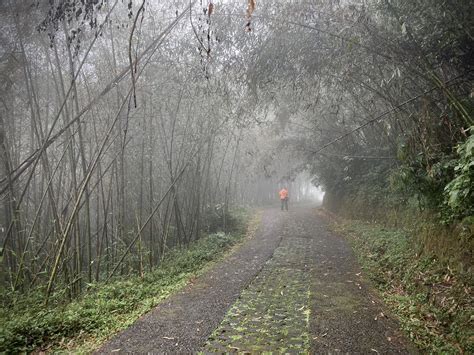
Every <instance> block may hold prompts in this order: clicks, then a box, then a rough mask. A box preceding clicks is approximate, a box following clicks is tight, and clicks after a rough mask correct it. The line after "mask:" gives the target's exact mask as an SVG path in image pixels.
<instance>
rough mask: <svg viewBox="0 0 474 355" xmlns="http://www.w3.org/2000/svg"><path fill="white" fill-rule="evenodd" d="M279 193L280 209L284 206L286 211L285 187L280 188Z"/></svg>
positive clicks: (286, 196) (286, 193) (286, 197)
mask: <svg viewBox="0 0 474 355" xmlns="http://www.w3.org/2000/svg"><path fill="white" fill-rule="evenodd" d="M279 195H280V201H281V210H282V211H283V208H285V210H287V211H288V190H287V189H286V187H284V188H282V189H281V190H280V192H279Z"/></svg>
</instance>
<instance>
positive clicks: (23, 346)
mask: <svg viewBox="0 0 474 355" xmlns="http://www.w3.org/2000/svg"><path fill="white" fill-rule="evenodd" d="M240 220H241V221H240V223H239V226H238V227H236V228H235V231H234V232H233V233H230V234H224V233H222V232H220V233H214V234H211V235H208V236H206V237H203V238H201V239H200V240H199V241H196V242H194V243H193V244H191V245H190V246H189V247H188V248H186V249H176V250H173V251H171V252H170V253H169V254H168V255H167V256H166V257H165V258H164V260H163V261H162V263H161V264H160V266H159V267H157V268H155V269H154V270H153V271H151V272H148V273H146V274H145V275H144V276H143V278H141V277H137V276H133V277H123V278H119V279H116V280H114V281H111V282H109V283H108V284H104V283H98V284H92V285H90V287H89V290H88V291H87V292H86V293H84V294H83V295H82V297H80V298H79V299H77V300H75V301H73V302H70V303H63V304H57V303H56V304H54V305H51V306H49V307H44V305H43V296H42V294H41V293H40V292H37V293H36V294H35V293H30V294H29V295H15V297H13V298H12V295H11V294H10V295H8V296H9V298H10V299H13V300H14V301H10V302H8V303H7V302H5V300H4V301H3V302H2V308H1V309H0V353H3V352H6V353H19V352H31V351H35V350H36V351H39V350H53V351H72V350H73V351H75V352H90V351H92V350H93V349H95V348H97V347H98V346H99V345H100V344H101V343H102V342H103V341H104V340H105V339H107V338H108V337H110V336H111V335H112V334H114V333H116V332H117V331H119V330H121V329H124V328H126V327H128V326H129V325H130V324H132V323H133V322H134V321H135V320H136V319H137V318H138V317H140V316H141V315H143V314H144V313H146V312H147V311H149V310H151V309H152V308H153V307H155V306H156V305H157V304H158V303H159V302H160V301H162V300H163V299H165V298H166V297H168V296H169V295H170V294H172V293H174V292H176V291H177V290H179V289H180V288H182V287H183V286H184V285H186V284H187V282H188V281H189V280H190V279H191V278H193V277H195V276H196V275H198V274H199V273H201V272H202V271H203V270H205V269H206V267H207V266H209V265H210V263H211V262H212V261H215V260H217V259H218V258H220V257H222V256H223V254H224V253H225V252H226V251H227V250H229V249H230V247H231V246H233V245H235V244H236V243H238V242H239V241H240V240H242V238H243V236H244V235H245V225H246V224H247V220H248V219H247V218H246V217H244V216H240ZM56 296H57V298H58V297H59V296H58V295H56Z"/></svg>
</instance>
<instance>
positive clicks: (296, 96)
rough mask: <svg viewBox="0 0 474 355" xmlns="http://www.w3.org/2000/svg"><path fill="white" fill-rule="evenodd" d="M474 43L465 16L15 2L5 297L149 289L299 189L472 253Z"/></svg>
mask: <svg viewBox="0 0 474 355" xmlns="http://www.w3.org/2000/svg"><path fill="white" fill-rule="evenodd" d="M473 29H474V11H473V6H472V3H471V2H470V1H468V0H461V1H449V2H447V1H441V0H326V1H324V0H314V1H283V0H281V1H270V0H267V1H264V0H260V1H257V2H255V1H254V0H249V1H234V0H227V1H217V0H216V1H212V0H200V1H195V0H191V1H182V0H174V1H151V0H136V1H132V0H126V1H124V0H86V1H75V0H64V1H46V0H25V1H14V0H4V1H1V2H0V98H1V102H0V242H1V246H0V253H1V256H0V258H1V260H0V262H1V271H0V285H1V286H0V287H1V288H3V289H5V290H9V292H10V291H11V292H15V293H20V294H21V293H27V292H29V291H31V290H40V291H41V294H42V297H43V299H44V301H45V302H46V303H47V302H48V300H49V299H50V298H51V296H52V294H54V293H55V292H63V294H64V295H65V296H64V297H66V298H68V299H69V300H71V299H74V298H75V297H77V296H78V295H80V294H81V293H82V292H83V291H84V290H85V289H86V288H87V287H88V286H89V285H90V284H92V283H94V282H100V281H108V280H111V279H113V278H114V277H117V276H120V275H132V274H133V275H143V274H144V273H145V272H147V271H149V270H152V269H153V268H154V267H155V266H157V265H159V264H160V261H161V260H162V259H163V257H164V256H165V255H166V254H167V252H168V251H169V250H171V249H172V248H174V247H177V246H178V247H182V248H185V247H186V246H187V245H189V244H190V243H191V242H193V241H195V240H197V239H199V238H200V237H201V235H203V234H209V233H213V232H216V231H224V232H225V231H227V229H229V228H231V226H232V223H234V222H233V218H234V217H233V216H232V213H231V210H232V209H233V208H236V207H239V206H261V205H266V204H271V203H278V193H277V192H278V189H279V188H281V187H282V186H284V185H286V186H288V187H289V190H290V201H291V202H296V201H304V200H307V199H309V198H310V197H311V196H313V195H314V188H315V186H317V187H319V188H320V189H322V190H323V191H324V192H325V196H324V204H325V206H326V208H328V209H331V210H333V211H336V212H338V211H341V213H342V212H344V213H347V214H351V215H353V216H359V217H364V218H369V216H370V218H376V217H378V218H383V217H384V216H385V215H387V213H388V212H387V211H391V213H392V212H393V211H395V212H393V213H401V212H405V213H406V214H421V215H423V216H425V217H423V218H432V220H433V221H436V223H437V225H439V226H440V227H439V228H452V230H456V232H453V234H451V235H452V238H457V237H456V236H459V235H460V234H459V233H461V232H462V231H464V232H463V233H465V231H466V229H462V228H461V229H456V226H459V225H461V224H463V225H466V224H467V225H469V223H470V226H472V218H473V217H472V216H473V214H474V138H473V137H474V132H473V130H474V128H473V127H474V126H473V124H474V123H473V116H472V112H473V100H474V91H473V78H474V72H473V68H474V62H473V61H474V47H473V43H474V41H473V36H474V32H473ZM397 216H399V215H397ZM397 218H398V219H397V221H400V218H401V217H397ZM459 230H461V232H459V233H458V231H459ZM456 233H457V234H456ZM459 238H461V237H459ZM459 240H461V239H459ZM462 240H463V243H466V239H462ZM468 240H470V242H469V243H471V242H472V238H471V239H468ZM463 245H464V246H465V244H463ZM467 249H469V248H467ZM471 256H472V255H471Z"/></svg>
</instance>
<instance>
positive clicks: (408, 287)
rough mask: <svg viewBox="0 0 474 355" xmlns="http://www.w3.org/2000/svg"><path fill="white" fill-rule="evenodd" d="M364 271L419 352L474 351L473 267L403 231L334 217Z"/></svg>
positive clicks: (338, 229)
mask: <svg viewBox="0 0 474 355" xmlns="http://www.w3.org/2000/svg"><path fill="white" fill-rule="evenodd" d="M334 229H335V230H336V231H337V232H339V233H341V234H343V235H345V236H346V237H347V238H348V239H349V240H350V242H351V244H352V246H353V248H354V250H355V252H356V254H357V256H358V259H359V261H360V263H361V265H362V267H363V268H364V269H365V271H366V274H367V275H368V276H369V278H370V279H371V280H372V281H373V283H374V284H375V285H376V286H377V288H378V289H379V290H380V291H381V293H382V296H383V297H384V299H385V301H386V303H387V304H388V305H389V307H390V308H391V310H392V311H393V313H394V314H395V315H396V316H397V317H398V318H399V320H400V323H401V326H402V328H403V329H404V331H405V332H406V333H407V334H408V336H409V337H410V339H411V340H412V341H413V342H414V343H415V344H416V345H417V346H418V347H419V349H420V350H422V351H423V352H430V353H471V354H472V353H474V332H473V329H474V327H473V322H474V301H473V299H474V298H473V289H472V286H473V275H472V269H471V268H457V267H455V266H452V265H450V264H449V262H448V261H446V260H444V261H440V260H438V259H437V258H436V257H434V256H430V255H428V254H427V253H422V254H421V255H420V253H419V249H420V248H419V247H417V244H416V243H415V242H414V240H413V239H412V238H410V236H409V234H408V233H407V232H404V231H402V230H400V229H389V228H386V227H384V226H382V225H380V224H376V223H368V222H362V221H355V220H343V219H338V220H337V222H335V223H334Z"/></svg>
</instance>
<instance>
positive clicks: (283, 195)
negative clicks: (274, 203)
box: [279, 188, 288, 200]
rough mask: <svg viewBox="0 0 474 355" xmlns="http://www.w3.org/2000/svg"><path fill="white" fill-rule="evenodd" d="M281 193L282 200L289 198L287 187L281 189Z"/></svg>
mask: <svg viewBox="0 0 474 355" xmlns="http://www.w3.org/2000/svg"><path fill="white" fill-rule="evenodd" d="M279 194H280V200H285V199H287V198H288V190H287V189H285V188H283V189H281V190H280V192H279Z"/></svg>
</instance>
